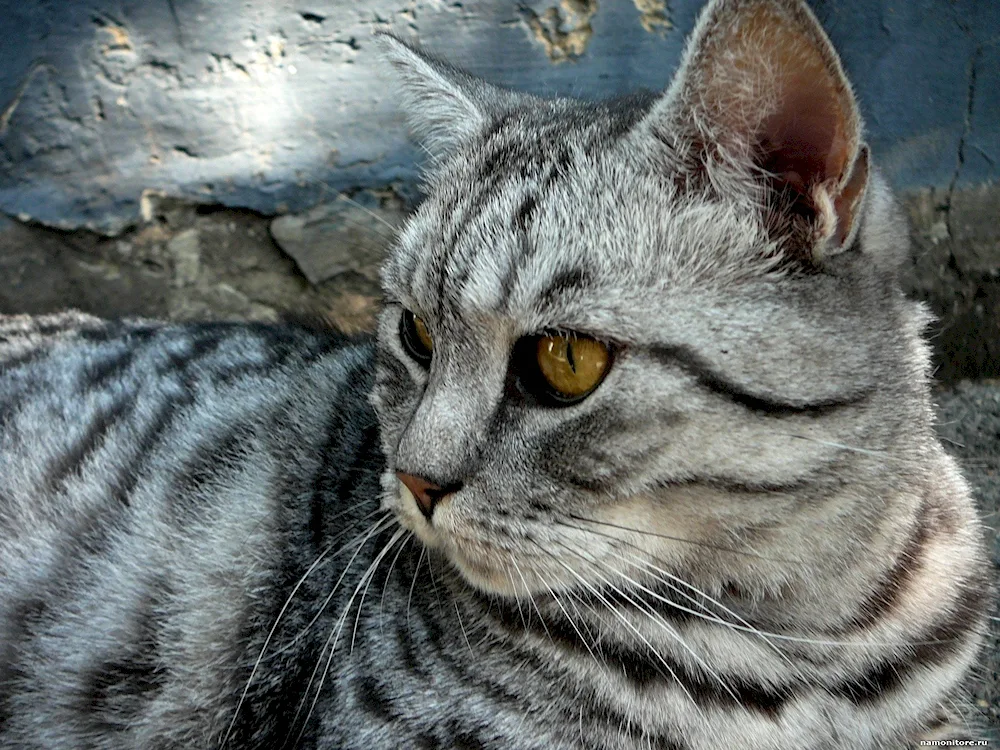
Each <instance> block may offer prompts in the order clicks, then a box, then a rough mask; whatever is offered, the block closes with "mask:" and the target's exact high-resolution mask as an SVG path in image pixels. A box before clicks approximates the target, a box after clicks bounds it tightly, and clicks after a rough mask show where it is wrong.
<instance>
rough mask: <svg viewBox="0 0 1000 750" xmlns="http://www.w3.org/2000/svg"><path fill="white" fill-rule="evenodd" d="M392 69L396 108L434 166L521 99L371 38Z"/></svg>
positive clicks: (392, 41) (388, 39)
mask: <svg viewBox="0 0 1000 750" xmlns="http://www.w3.org/2000/svg"><path fill="white" fill-rule="evenodd" d="M375 40H376V41H377V42H378V44H379V45H380V46H381V48H382V54H383V57H384V59H385V60H387V61H388V62H389V63H390V64H391V65H392V66H393V68H395V70H396V75H397V81H398V87H399V94H400V98H401V106H402V109H403V111H404V112H405V113H406V116H407V119H408V121H409V124H410V128H411V129H412V130H413V133H414V135H415V136H416V138H417V140H418V142H419V143H420V144H421V145H422V146H423V147H424V149H425V150H426V151H427V153H428V155H429V156H430V157H431V159H432V161H433V162H434V163H438V162H441V161H443V160H444V159H446V158H448V156H450V155H451V154H452V153H454V151H455V150H456V149H457V148H459V147H460V146H461V145H462V144H464V143H468V142H469V141H471V140H472V139H473V138H474V137H475V136H476V135H477V134H479V133H481V132H482V131H483V130H484V129H485V128H486V127H487V126H488V125H489V123H490V122H491V121H492V120H493V119H495V118H496V117H498V116H499V115H501V114H503V113H504V112H506V111H509V110H510V109H512V108H513V107H514V106H515V104H516V102H517V100H518V98H519V97H520V98H526V97H523V96H520V95H517V94H514V93H513V92H511V91H507V90H505V89H501V88H499V87H497V86H493V85H491V84H489V83H487V82H486V81H483V80H482V79H479V78H476V77H474V76H471V75H469V74H468V73H464V72H462V71H461V70H458V69H457V68H454V67H452V66H451V65H449V64H448V63H446V62H443V61H441V60H437V59H435V58H434V57H432V56H430V55H428V54H427V53H425V52H423V51H421V50H419V49H417V48H416V47H413V46H411V45H409V44H407V43H406V42H404V41H403V40H401V39H399V38H398V37H395V36H393V35H392V34H389V33H386V32H378V33H376V34H375Z"/></svg>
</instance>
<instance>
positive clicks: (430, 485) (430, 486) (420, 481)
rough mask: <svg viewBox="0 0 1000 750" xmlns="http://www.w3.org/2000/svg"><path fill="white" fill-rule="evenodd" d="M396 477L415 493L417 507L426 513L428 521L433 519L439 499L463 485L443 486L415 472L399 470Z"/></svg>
mask: <svg viewBox="0 0 1000 750" xmlns="http://www.w3.org/2000/svg"><path fill="white" fill-rule="evenodd" d="M396 477H397V478H398V479H399V481H400V482H402V483H403V484H405V485H406V488H407V489H408V490H409V491H410V492H412V493H413V496H414V497H415V498H416V499H417V507H419V508H420V512H421V513H423V514H424V517H425V518H426V519H427V520H428V521H429V520H431V515H433V513H434V506H436V505H437V503H438V500H440V499H441V498H443V497H444V496H445V495H450V494H451V493H452V492H456V491H457V490H459V489H460V488H461V485H451V486H448V487H442V486H440V485H437V484H434V482H432V481H430V480H429V479H425V478H424V477H418V476H414V475H413V474H406V473H404V472H402V471H397V472H396Z"/></svg>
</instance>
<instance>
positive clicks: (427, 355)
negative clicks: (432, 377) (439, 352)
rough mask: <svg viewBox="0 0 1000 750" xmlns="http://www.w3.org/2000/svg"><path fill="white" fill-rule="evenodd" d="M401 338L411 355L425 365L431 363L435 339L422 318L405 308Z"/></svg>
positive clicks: (401, 322) (401, 321)
mask: <svg viewBox="0 0 1000 750" xmlns="http://www.w3.org/2000/svg"><path fill="white" fill-rule="evenodd" d="M399 338H400V340H401V341H402V342H403V348H404V349H406V351H407V353H408V354H409V355H410V356H411V357H413V358H414V359H415V360H416V361H417V362H419V363H420V364H422V365H424V366H425V367H426V366H427V365H429V364H430V362H431V356H432V355H433V353H434V339H432V338H431V333H430V331H428V330H427V324H426V323H425V322H424V321H423V319H422V318H419V317H417V316H416V315H414V314H413V313H412V312H410V311H409V310H404V311H403V318H402V320H400V322H399Z"/></svg>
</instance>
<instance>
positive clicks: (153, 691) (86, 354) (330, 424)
mask: <svg viewBox="0 0 1000 750" xmlns="http://www.w3.org/2000/svg"><path fill="white" fill-rule="evenodd" d="M369 358H370V352H369V348H368V345H367V344H366V343H365V342H350V341H348V340H345V339H344V338H343V337H339V336H337V335H335V334H332V333H329V332H322V331H313V330H310V329H307V328H303V327H299V326H286V325H265V324H260V325H253V324H251V325H237V324H223V323H216V324H199V325H191V326H170V325H162V324H156V323H147V322H143V321H132V322H117V323H108V322H104V321H100V320H97V319H95V318H90V317H88V316H82V315H79V314H66V315H58V316H47V317H41V318H29V317H24V316H18V317H11V318H3V319H0V477H2V487H0V570H2V571H3V575H2V576H0V737H3V740H4V741H3V743H2V744H4V745H5V746H11V745H10V744H8V743H12V745H13V746H19V747H35V746H38V747H73V746H77V745H78V743H80V742H83V746H88V747H112V746H119V747H120V746H122V744H121V740H122V737H124V736H126V735H127V736H128V737H129V738H130V741H129V744H130V746H136V747H139V746H154V742H155V745H156V746H159V745H160V744H162V743H164V742H167V743H169V742H171V741H174V742H177V743H180V744H182V745H184V746H194V745H193V744H192V743H193V742H194V741H195V739H196V738H197V744H199V745H200V744H201V743H202V742H204V741H206V739H207V738H206V737H204V736H198V734H199V733H201V734H202V735H204V732H205V728H206V727H212V728H213V731H215V732H218V731H221V730H224V729H225V724H226V720H225V719H224V718H223V717H224V716H228V715H231V712H232V706H231V705H229V703H230V702H231V699H232V696H234V695H238V694H239V690H240V688H241V687H242V683H241V680H245V679H246V673H245V670H243V669H234V668H232V667H235V666H241V667H242V666H245V665H246V663H247V662H248V660H249V659H250V658H251V657H249V656H248V655H249V654H251V653H252V652H253V649H254V648H255V647H257V646H256V644H255V643H252V642H251V641H253V640H254V638H256V637H258V635H255V634H254V629H253V627H252V626H251V625H250V623H252V622H254V621H255V619H254V618H261V617H264V618H267V617H270V616H272V615H273V610H274V609H275V607H277V606H279V605H280V602H278V601H277V598H278V597H279V594H278V593H277V592H278V591H279V590H280V588H281V587H282V586H283V585H284V578H286V577H288V575H287V571H289V570H291V569H294V568H296V567H297V560H296V557H297V556H301V557H302V558H303V559H306V558H308V557H309V556H310V555H311V554H313V553H312V552H311V550H308V549H305V548H303V545H302V544H298V545H297V542H298V541H299V534H300V532H301V535H302V537H303V538H308V535H309V533H314V534H315V535H317V536H319V535H322V534H323V533H325V531H326V530H325V529H323V528H316V529H314V530H312V531H310V530H309V529H308V528H301V527H303V526H307V525H308V524H309V523H313V524H317V525H318V526H321V525H322V524H323V523H325V522H324V521H323V519H322V516H320V517H317V516H315V514H313V515H312V516H311V515H310V512H309V507H308V506H309V503H310V502H316V499H315V498H319V497H320V496H321V495H322V496H323V498H325V497H326V495H325V494H324V493H326V492H327V490H329V488H330V486H331V485H333V484H336V482H337V481H338V477H339V476H341V475H342V474H343V473H344V471H345V468H344V467H348V466H350V465H351V464H352V463H356V462H357V456H358V454H359V451H366V450H367V451H369V452H370V449H371V446H370V445H367V446H366V445H365V443H366V441H367V442H368V443H372V442H373V440H374V437H373V436H374V434H375V433H374V426H373V418H372V417H371V415H370V413H369V408H368V406H367V403H366V400H365V395H364V394H365V393H366V392H367V389H368V388H369V387H370V383H369V375H368V373H369V372H370V370H371V366H370V359H369ZM321 490H322V492H321ZM369 510H370V509H361V508H358V509H357V510H356V513H357V514H358V515H360V514H361V513H363V512H368V511H369ZM351 522H352V515H351V514H349V515H348V516H347V517H344V518H340V519H339V520H338V521H337V523H340V524H341V525H344V526H347V527H349V526H350V524H351ZM220 665H230V666H229V667H228V668H225V669H220V668H219V666H220ZM220 696H226V697H225V698H222V697H220ZM213 712H214V714H215V715H214V716H213ZM196 716H197V717H199V718H198V719H195V718H194V717H196ZM198 722H202V723H201V726H198V725H197V723H198ZM220 727H221V729H220ZM165 728H166V731H167V732H168V734H173V735H174V736H173V737H171V738H168V737H165V736H164V731H165ZM117 732H125V733H126V734H124V735H118V734H116V733H117ZM28 737H31V738H32V739H31V740H28V739H27V738H28ZM144 737H146V738H148V742H144V739H143V738H144ZM31 742H36V743H38V742H40V743H41V744H38V745H32V744H31ZM88 742H89V743H94V744H87V743H88ZM101 743H105V744H101ZM107 743H111V744H107ZM115 743H118V744H117V745H115Z"/></svg>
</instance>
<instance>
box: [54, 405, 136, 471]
mask: <svg viewBox="0 0 1000 750" xmlns="http://www.w3.org/2000/svg"><path fill="white" fill-rule="evenodd" d="M135 401H136V395H135V394H134V393H131V394H129V395H128V396H125V397H123V398H120V399H119V400H118V401H116V402H115V403H114V404H112V405H111V406H110V407H108V408H107V409H105V410H103V411H101V412H100V413H98V414H97V415H96V416H94V417H93V418H91V420H90V423H89V424H88V429H87V432H86V433H85V434H84V435H83V437H82V438H81V439H80V440H78V441H77V442H76V443H75V444H74V445H72V446H70V447H69V448H67V449H66V450H65V451H64V452H63V453H62V455H60V456H59V458H58V459H57V460H56V461H54V462H53V465H52V466H50V467H49V468H48V470H47V471H46V472H45V475H46V483H47V484H48V487H49V489H50V490H52V491H58V490H59V489H60V488H61V487H62V485H63V484H65V482H66V480H67V479H68V478H69V477H70V476H72V475H74V474H76V473H78V472H79V471H80V469H81V468H82V467H83V465H84V464H85V463H86V462H87V461H88V459H90V457H91V456H93V455H94V454H95V453H96V452H97V451H98V450H99V449H100V448H101V446H102V445H104V442H105V440H106V439H107V436H108V433H109V432H111V431H112V429H114V428H115V427H118V426H119V424H120V423H121V421H122V418H123V417H124V416H125V415H126V414H128V415H131V414H133V413H134V411H135Z"/></svg>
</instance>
